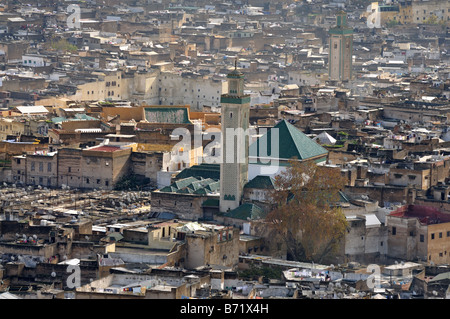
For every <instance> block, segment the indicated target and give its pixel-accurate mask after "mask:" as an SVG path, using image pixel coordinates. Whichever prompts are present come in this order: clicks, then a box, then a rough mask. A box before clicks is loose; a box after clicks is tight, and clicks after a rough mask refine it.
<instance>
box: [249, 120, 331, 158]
mask: <svg viewBox="0 0 450 319" xmlns="http://www.w3.org/2000/svg"><path fill="white" fill-rule="evenodd" d="M275 129H277V130H278V131H276V130H275ZM277 132H278V133H277ZM277 135H278V141H277V140H276V138H277ZM272 138H273V139H275V140H274V141H273V142H272ZM265 144H266V145H267V148H266V147H264V145H265ZM272 146H273V147H274V149H273V150H272ZM275 147H277V148H278V154H277V149H275ZM266 149H267V151H266ZM326 154H328V151H327V150H326V149H325V148H323V147H322V146H320V145H319V144H317V143H316V142H315V141H313V140H312V139H310V138H309V137H308V136H306V134H304V133H303V132H301V131H300V130H299V129H298V128H296V127H295V126H293V125H292V124H290V123H288V122H287V121H286V120H282V121H281V122H279V123H278V124H277V125H275V126H274V127H273V128H271V129H270V130H268V131H267V133H266V134H264V135H263V136H261V137H260V138H258V140H256V141H255V142H254V143H253V144H252V145H250V148H249V155H250V156H251V157H258V158H264V157H268V158H280V159H286V160H289V159H292V158H293V157H296V158H297V159H299V160H306V159H308V158H313V157H318V156H320V155H323V156H325V155H326Z"/></svg>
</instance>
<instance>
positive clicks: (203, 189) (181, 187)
mask: <svg viewBox="0 0 450 319" xmlns="http://www.w3.org/2000/svg"><path fill="white" fill-rule="evenodd" d="M219 188H220V182H218V181H217V180H214V179H211V178H206V179H203V178H199V179H197V178H195V177H187V178H183V179H179V180H177V181H175V182H173V183H172V184H171V185H170V186H166V187H163V188H161V189H160V190H159V191H160V192H165V193H179V194H199V195H201V194H204V195H206V194H211V193H215V192H217V191H218V190H219Z"/></svg>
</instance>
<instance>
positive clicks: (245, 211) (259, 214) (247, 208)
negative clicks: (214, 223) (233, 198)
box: [225, 203, 266, 220]
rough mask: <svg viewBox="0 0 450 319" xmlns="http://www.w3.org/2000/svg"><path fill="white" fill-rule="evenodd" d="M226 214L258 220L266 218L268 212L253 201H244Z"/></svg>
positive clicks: (231, 216)
mask: <svg viewBox="0 0 450 319" xmlns="http://www.w3.org/2000/svg"><path fill="white" fill-rule="evenodd" d="M225 216H226V217H230V218H236V219H243V220H248V219H251V220H257V219H263V218H265V216H266V214H265V213H264V210H263V209H262V208H261V207H259V206H257V205H255V204H251V203H244V204H242V205H240V206H239V207H237V208H235V209H233V210H231V211H229V212H228V213H226V214H225Z"/></svg>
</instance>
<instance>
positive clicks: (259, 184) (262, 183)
mask: <svg viewBox="0 0 450 319" xmlns="http://www.w3.org/2000/svg"><path fill="white" fill-rule="evenodd" d="M244 188H258V189H274V188H275V185H274V179H273V178H272V177H270V176H263V175H258V176H256V177H255V178H253V179H252V180H251V181H249V182H248V183H247V184H245V186H244Z"/></svg>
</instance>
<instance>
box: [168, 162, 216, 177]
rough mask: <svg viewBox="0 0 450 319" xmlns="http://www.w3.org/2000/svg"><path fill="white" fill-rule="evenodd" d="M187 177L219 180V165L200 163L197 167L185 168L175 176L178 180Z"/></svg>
mask: <svg viewBox="0 0 450 319" xmlns="http://www.w3.org/2000/svg"><path fill="white" fill-rule="evenodd" d="M187 177H196V178H212V179H215V180H219V179H220V165H219V164H207V163H202V164H199V165H194V166H191V167H188V168H185V169H184V170H182V171H181V172H180V173H178V175H177V178H178V179H179V178H187Z"/></svg>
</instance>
